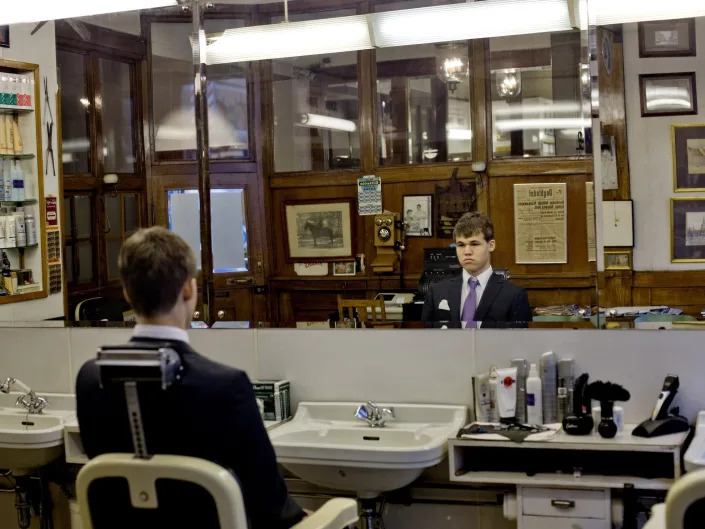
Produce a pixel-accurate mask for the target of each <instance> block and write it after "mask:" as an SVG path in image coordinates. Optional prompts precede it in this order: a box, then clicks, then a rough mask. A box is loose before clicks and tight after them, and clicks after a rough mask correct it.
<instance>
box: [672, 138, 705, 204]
mask: <svg viewBox="0 0 705 529" xmlns="http://www.w3.org/2000/svg"><path fill="white" fill-rule="evenodd" d="M671 143H672V148H673V153H672V155H673V189H674V190H675V191H676V192H683V191H705V125H671Z"/></svg>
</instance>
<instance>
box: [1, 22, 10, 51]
mask: <svg viewBox="0 0 705 529" xmlns="http://www.w3.org/2000/svg"><path fill="white" fill-rule="evenodd" d="M9 47H10V26H0V48H9Z"/></svg>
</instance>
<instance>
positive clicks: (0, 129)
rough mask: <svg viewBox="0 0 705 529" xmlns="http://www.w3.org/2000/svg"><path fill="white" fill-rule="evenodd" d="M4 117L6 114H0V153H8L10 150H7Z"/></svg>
mask: <svg viewBox="0 0 705 529" xmlns="http://www.w3.org/2000/svg"><path fill="white" fill-rule="evenodd" d="M6 118H7V116H6V115H5V114H0V154H10V151H8V150H7V128H6V127H5V121H6Z"/></svg>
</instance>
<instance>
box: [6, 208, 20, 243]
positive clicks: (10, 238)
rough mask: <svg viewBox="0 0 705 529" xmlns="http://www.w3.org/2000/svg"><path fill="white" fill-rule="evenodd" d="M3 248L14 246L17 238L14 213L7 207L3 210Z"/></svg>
mask: <svg viewBox="0 0 705 529" xmlns="http://www.w3.org/2000/svg"><path fill="white" fill-rule="evenodd" d="M5 211H6V214H5V219H6V220H5V248H15V247H16V246H17V239H16V237H15V233H16V231H15V215H14V211H10V210H9V208H8V209H6V210H5Z"/></svg>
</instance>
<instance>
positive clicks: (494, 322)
mask: <svg viewBox="0 0 705 529" xmlns="http://www.w3.org/2000/svg"><path fill="white" fill-rule="evenodd" d="M453 238H454V239H455V251H456V253H457V255H458V261H460V265H461V266H462V267H463V273H462V274H461V275H459V276H457V277H453V278H451V279H447V280H445V281H441V282H440V283H436V284H434V285H433V286H432V287H431V289H430V290H429V292H428V294H427V295H426V300H425V302H424V307H423V313H422V319H423V321H425V322H426V326H427V327H442V326H444V325H445V326H447V327H462V328H479V327H483V328H487V327H527V326H528V322H529V321H531V308H530V307H529V298H528V296H527V295H526V290H524V289H523V288H519V287H517V286H516V285H513V284H512V283H510V282H509V281H507V280H505V279H504V278H502V277H501V276H498V275H496V274H495V273H494V272H493V270H492V264H491V254H492V252H493V251H494V249H495V240H494V227H493V226H492V221H491V220H490V219H489V217H487V216H486V215H484V214H482V213H479V212H476V211H474V212H470V213H466V214H465V215H463V216H462V217H461V218H460V220H458V223H457V224H456V225H455V228H454V230H453Z"/></svg>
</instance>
